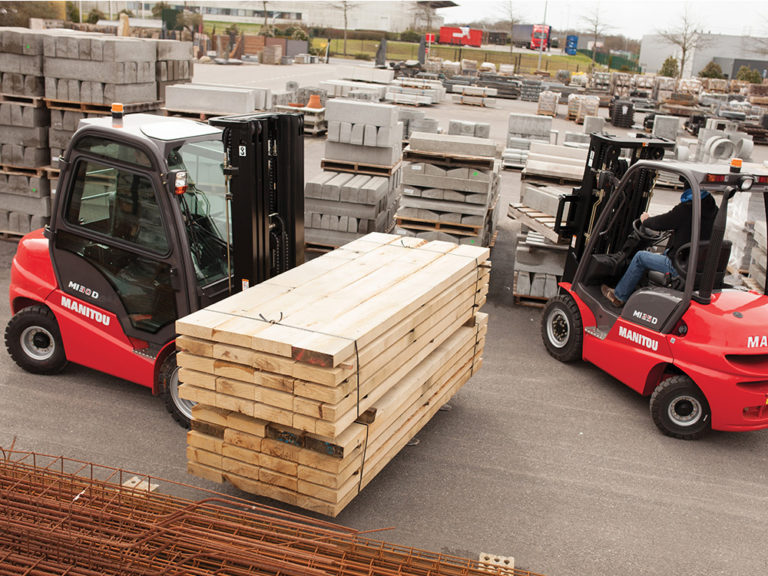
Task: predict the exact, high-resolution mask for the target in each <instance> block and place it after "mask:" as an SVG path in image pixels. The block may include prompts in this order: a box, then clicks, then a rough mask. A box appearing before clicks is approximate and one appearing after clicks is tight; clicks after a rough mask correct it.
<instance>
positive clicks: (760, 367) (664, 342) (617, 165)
mask: <svg viewBox="0 0 768 576" xmlns="http://www.w3.org/2000/svg"><path fill="white" fill-rule="evenodd" d="M670 145H671V143H670V142H668V141H665V140H663V139H643V138H638V139H632V138H626V139H620V138H614V137H611V136H603V135H598V134H593V135H592V137H591V142H590V149H589V155H588V157H587V158H588V160H587V165H586V167H585V171H584V176H583V179H582V183H581V186H580V187H579V188H575V189H574V191H573V194H571V195H568V196H565V197H563V198H561V200H560V205H559V207H558V211H557V215H556V218H555V231H556V232H557V233H558V234H559V236H560V238H561V239H562V241H563V242H564V243H568V244H569V248H568V255H567V259H566V265H565V269H564V274H563V278H562V282H561V283H560V286H559V293H558V295H557V296H555V297H554V298H552V299H550V300H549V301H548V302H547V304H546V306H545V308H544V310H543V313H542V322H541V333H542V339H543V341H544V345H545V346H546V349H547V351H548V352H549V354H550V355H551V356H553V357H554V358H556V359H558V360H560V361H562V362H569V361H574V360H577V359H584V360H586V361H588V362H590V363H592V364H594V365H595V366H597V367H599V368H600V369H602V370H604V371H605V372H607V373H608V374H610V375H611V376H613V377H614V378H616V379H618V380H620V381H621V382H623V383H624V384H626V385H627V386H629V387H630V388H632V389H633V390H635V391H636V392H638V393H640V394H642V395H644V396H650V412H651V417H652V419H653V421H654V423H655V424H656V426H658V428H659V429H660V430H661V431H662V432H663V433H664V434H667V435H669V436H673V437H676V438H682V439H689V440H690V439H696V438H699V437H701V436H702V435H704V434H705V433H706V432H707V431H709V430H710V429H714V430H727V431H746V430H760V429H764V428H768V295H767V294H766V290H765V289H764V288H762V289H759V290H758V289H749V288H747V287H745V286H743V285H741V281H740V280H741V277H740V276H739V277H738V280H739V281H738V282H737V281H736V280H737V278H736V277H735V276H728V275H727V274H726V267H727V266H728V261H729V256H730V252H731V249H732V245H731V242H730V241H728V240H727V239H725V236H726V235H725V230H726V227H727V225H728V206H729V204H730V203H732V202H734V198H735V197H737V195H746V194H749V195H751V197H752V198H753V199H754V200H755V202H753V203H752V205H753V206H759V208H758V209H757V210H756V213H757V217H758V218H759V220H761V221H765V220H767V219H768V204H766V196H767V195H768V172H765V171H764V170H763V171H760V172H759V173H755V172H746V171H742V170H741V161H734V162H733V163H732V164H731V165H730V166H728V165H717V166H711V165H707V166H703V165H694V164H683V163H677V162H670V161H666V162H663V161H662V159H663V156H664V153H665V150H666V149H667V148H669V147H670ZM662 182H665V183H666V184H667V185H669V186H675V185H677V186H678V187H679V186H680V183H681V182H685V183H687V185H690V188H691V190H692V197H693V226H692V228H693V229H692V233H691V239H690V242H688V243H686V244H684V245H682V246H680V248H679V249H678V250H677V251H676V252H675V253H674V254H671V255H670V258H671V261H672V264H673V266H674V269H675V271H676V274H662V273H658V272H649V273H647V275H646V276H647V277H646V278H644V279H643V280H642V281H641V283H640V285H639V286H638V288H637V289H636V290H635V291H634V292H633V293H632V295H631V296H630V297H629V298H628V299H627V301H626V302H625V303H624V305H623V306H622V307H616V306H614V305H613V304H612V303H610V302H608V300H607V298H606V297H605V296H604V295H603V294H602V291H601V286H602V285H603V284H607V285H610V286H614V285H615V284H616V283H617V282H618V280H619V279H620V278H621V276H622V275H623V273H624V271H625V270H626V269H627V266H628V264H629V262H630V261H631V259H632V257H633V255H634V254H635V253H636V252H637V251H639V250H651V251H662V250H663V249H664V245H665V243H666V240H667V237H668V235H667V234H665V233H661V232H657V231H654V230H651V229H648V228H646V227H645V226H643V224H642V223H641V221H640V215H641V214H642V213H643V212H650V213H651V214H652V215H653V214H654V212H655V213H660V212H662V211H666V210H664V207H663V203H664V202H665V201H667V202H668V200H669V198H670V197H672V198H674V201H673V202H672V203H676V197H677V194H679V193H680V190H679V189H678V190H677V191H676V192H670V191H668V190H667V191H665V190H664V189H663V187H662V186H661V183H662ZM702 189H705V190H707V191H708V192H710V193H712V195H713V196H714V197H715V198H716V199H717V198H719V206H718V212H717V216H716V218H715V221H714V223H713V225H712V232H711V236H710V238H709V239H706V240H702V239H700V236H701V234H700V228H701V213H702V208H701V200H700V190H702ZM665 198H666V200H665ZM659 202H661V203H662V206H661V207H659V205H658V203H659ZM667 208H671V205H669V206H667ZM736 224H738V225H739V226H743V225H744V222H743V221H741V222H737V223H736ZM763 265H764V264H763ZM728 279H731V280H733V281H732V282H731V283H729V282H728V281H727V280H728Z"/></svg>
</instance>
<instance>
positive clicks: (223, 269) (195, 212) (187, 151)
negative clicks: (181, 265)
mask: <svg viewBox="0 0 768 576" xmlns="http://www.w3.org/2000/svg"><path fill="white" fill-rule="evenodd" d="M224 160H225V158H224V145H223V143H222V142H221V140H204V141H200V142H187V143H185V144H184V145H182V146H180V147H178V148H174V149H173V150H172V151H171V152H170V154H168V167H169V168H170V169H171V170H186V171H187V191H186V193H184V194H181V195H179V196H177V199H178V201H179V203H180V207H181V213H182V215H183V217H184V224H185V226H186V230H187V238H188V240H189V249H190V252H191V254H192V261H193V262H194V265H195V273H196V275H197V279H198V281H199V282H200V284H201V285H202V286H206V285H208V284H211V283H213V282H216V281H218V280H221V279H222V278H226V277H227V275H228V274H227V242H229V243H231V242H232V230H231V228H229V233H227V230H228V226H227V216H228V206H227V200H226V194H227V186H226V181H225V178H224V173H223V171H222V166H223V165H224Z"/></svg>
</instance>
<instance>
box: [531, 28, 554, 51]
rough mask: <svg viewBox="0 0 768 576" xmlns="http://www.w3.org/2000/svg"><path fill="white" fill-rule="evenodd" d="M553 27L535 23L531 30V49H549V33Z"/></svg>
mask: <svg viewBox="0 0 768 576" xmlns="http://www.w3.org/2000/svg"><path fill="white" fill-rule="evenodd" d="M551 32H552V27H551V26H547V25H546V24H534V25H533V32H531V50H539V49H541V50H549V35H550V33H551Z"/></svg>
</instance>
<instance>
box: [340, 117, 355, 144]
mask: <svg viewBox="0 0 768 576" xmlns="http://www.w3.org/2000/svg"><path fill="white" fill-rule="evenodd" d="M351 140H352V123H351V122H344V121H342V122H341V123H340V125H339V142H341V143H343V144H349V142H350V141H351Z"/></svg>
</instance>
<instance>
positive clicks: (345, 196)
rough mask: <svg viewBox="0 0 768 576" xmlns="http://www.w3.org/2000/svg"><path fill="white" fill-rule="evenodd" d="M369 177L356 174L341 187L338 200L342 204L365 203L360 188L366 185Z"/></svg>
mask: <svg viewBox="0 0 768 576" xmlns="http://www.w3.org/2000/svg"><path fill="white" fill-rule="evenodd" d="M370 179H371V176H368V175H367V174H357V175H356V176H355V177H354V178H352V179H351V180H348V181H347V182H346V183H345V184H343V185H342V187H341V191H340V195H339V200H341V201H342V202H366V201H367V199H366V198H365V197H364V194H361V193H360V188H361V187H362V186H364V185H365V184H367V183H368V181H369V180H370Z"/></svg>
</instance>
